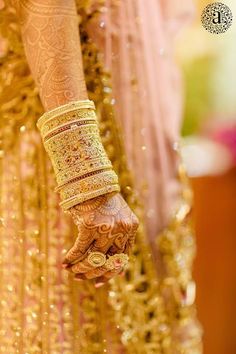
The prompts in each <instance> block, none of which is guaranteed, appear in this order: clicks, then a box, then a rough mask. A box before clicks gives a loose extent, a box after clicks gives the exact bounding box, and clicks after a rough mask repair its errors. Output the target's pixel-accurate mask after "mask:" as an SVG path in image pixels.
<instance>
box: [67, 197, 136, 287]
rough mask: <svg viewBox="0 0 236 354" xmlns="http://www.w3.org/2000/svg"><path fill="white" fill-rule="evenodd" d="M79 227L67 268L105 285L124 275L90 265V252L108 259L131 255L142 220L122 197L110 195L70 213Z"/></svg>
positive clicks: (68, 256) (85, 204) (76, 208)
mask: <svg viewBox="0 0 236 354" xmlns="http://www.w3.org/2000/svg"><path fill="white" fill-rule="evenodd" d="M70 213H71V215H72V217H73V220H74V222H75V224H76V225H77V227H78V237H77V239H76V241H75V243H74V245H73V247H72V248H71V249H70V250H69V252H68V253H67V255H66V257H65V260H64V262H63V264H64V265H65V267H66V269H67V270H69V271H71V272H73V273H75V274H76V275H75V278H77V279H93V278H96V283H104V282H105V281H107V280H109V279H110V278H112V277H113V276H114V275H116V274H118V273H120V272H121V271H122V268H121V267H117V268H115V269H113V270H108V269H107V267H106V265H105V264H104V265H102V266H100V267H94V266H92V265H91V264H90V263H89V262H88V255H89V253H90V252H101V253H103V254H105V255H106V256H107V257H109V256H112V255H114V254H117V253H125V254H129V251H130V249H131V247H132V245H133V243H134V239H135V234H136V231H137V228H138V224H139V223H138V219H137V217H136V216H135V215H134V213H133V212H132V211H131V210H130V208H129V206H128V205H127V203H126V202H125V201H124V199H123V198H122V196H121V194H119V193H117V194H106V195H104V196H100V197H97V198H94V199H91V200H89V201H86V202H84V203H82V204H79V205H76V206H75V207H73V208H71V209H70Z"/></svg>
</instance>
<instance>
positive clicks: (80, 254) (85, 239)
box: [63, 232, 95, 265]
mask: <svg viewBox="0 0 236 354" xmlns="http://www.w3.org/2000/svg"><path fill="white" fill-rule="evenodd" d="M94 238H95V235H94V233H93V232H88V233H80V232H79V235H78V237H77V239H76V240H75V243H74V245H73V247H72V248H71V249H70V250H69V251H68V252H67V254H66V256H65V259H64V261H63V264H68V265H69V264H70V263H72V264H73V263H74V262H78V261H80V260H82V259H84V258H85V257H86V251H87V250H88V249H89V247H90V246H91V244H92V242H93V241H94Z"/></svg>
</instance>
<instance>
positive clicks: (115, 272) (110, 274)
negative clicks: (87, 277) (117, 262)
mask: <svg viewBox="0 0 236 354" xmlns="http://www.w3.org/2000/svg"><path fill="white" fill-rule="evenodd" d="M122 272H123V268H119V269H114V270H109V271H107V272H106V273H104V274H103V275H102V276H100V277H97V278H96V284H99V283H106V282H108V281H109V280H110V279H111V278H113V277H114V276H116V275H118V274H121V273H122Z"/></svg>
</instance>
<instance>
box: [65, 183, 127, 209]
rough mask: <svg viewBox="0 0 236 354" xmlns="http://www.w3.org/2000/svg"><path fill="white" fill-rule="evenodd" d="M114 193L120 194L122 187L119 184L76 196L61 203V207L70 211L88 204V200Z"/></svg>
mask: <svg viewBox="0 0 236 354" xmlns="http://www.w3.org/2000/svg"><path fill="white" fill-rule="evenodd" d="M112 192H120V186H119V185H118V184H115V185H114V186H106V187H103V188H101V189H100V190H97V191H91V192H89V193H87V194H86V193H84V194H83V195H81V194H78V195H75V196H74V197H72V198H70V199H68V200H64V201H63V202H61V203H60V206H61V207H62V209H63V210H68V209H70V208H72V207H73V206H75V205H77V204H81V203H83V202H86V201H87V200H90V199H93V198H96V197H99V196H100V195H104V194H107V193H112Z"/></svg>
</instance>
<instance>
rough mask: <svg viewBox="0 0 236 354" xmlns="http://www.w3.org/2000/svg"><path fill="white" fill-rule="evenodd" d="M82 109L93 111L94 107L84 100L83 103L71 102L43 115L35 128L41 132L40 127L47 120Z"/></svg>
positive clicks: (90, 102) (91, 102) (92, 103)
mask: <svg viewBox="0 0 236 354" xmlns="http://www.w3.org/2000/svg"><path fill="white" fill-rule="evenodd" d="M82 108H88V109H89V108H90V109H93V110H95V105H94V102H93V101H90V100H84V101H73V102H70V103H66V104H64V105H62V106H60V107H57V108H54V109H52V110H51V111H49V112H46V113H44V114H43V115H42V116H41V117H40V118H39V119H38V122H37V127H38V129H39V130H41V127H42V125H43V124H44V123H45V122H46V121H47V120H49V119H51V118H54V117H58V116H60V115H62V114H66V113H68V112H72V111H75V110H78V109H82Z"/></svg>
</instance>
